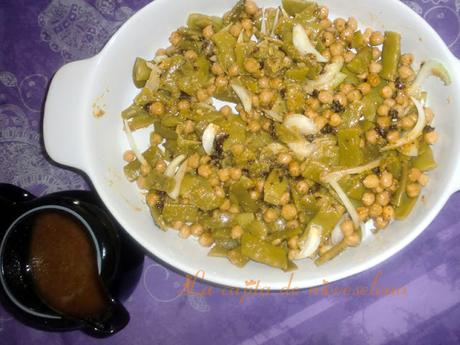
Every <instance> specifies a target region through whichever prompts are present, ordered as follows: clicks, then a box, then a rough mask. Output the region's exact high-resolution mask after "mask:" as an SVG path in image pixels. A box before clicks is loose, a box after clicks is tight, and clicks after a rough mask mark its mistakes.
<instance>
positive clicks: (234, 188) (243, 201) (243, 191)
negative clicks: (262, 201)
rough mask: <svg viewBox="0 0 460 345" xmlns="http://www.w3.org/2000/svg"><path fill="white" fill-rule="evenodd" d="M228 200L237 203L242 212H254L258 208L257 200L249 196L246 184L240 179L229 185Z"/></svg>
mask: <svg viewBox="0 0 460 345" xmlns="http://www.w3.org/2000/svg"><path fill="white" fill-rule="evenodd" d="M230 200H231V201H232V202H233V203H234V204H236V205H239V206H240V207H241V208H242V210H243V211H244V212H255V211H257V209H258V208H259V205H258V204H257V201H255V200H254V199H252V198H251V196H250V195H249V191H248V188H247V186H246V185H245V183H244V182H243V181H241V180H240V181H238V182H236V183H234V184H233V185H231V186H230Z"/></svg>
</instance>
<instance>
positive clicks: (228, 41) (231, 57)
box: [212, 31, 236, 71]
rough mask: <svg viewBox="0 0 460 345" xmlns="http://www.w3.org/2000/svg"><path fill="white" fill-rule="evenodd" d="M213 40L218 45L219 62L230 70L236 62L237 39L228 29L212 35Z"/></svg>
mask: <svg viewBox="0 0 460 345" xmlns="http://www.w3.org/2000/svg"><path fill="white" fill-rule="evenodd" d="M212 41H213V42H214V43H215V45H216V47H217V60H218V61H219V64H220V65H221V66H222V67H223V68H224V69H226V70H227V71H228V69H229V68H230V67H231V66H232V65H233V64H234V63H235V62H236V57H235V51H234V48H235V45H236V39H235V37H233V36H232V35H231V34H230V33H228V32H227V31H220V32H218V33H216V34H215V35H214V36H212Z"/></svg>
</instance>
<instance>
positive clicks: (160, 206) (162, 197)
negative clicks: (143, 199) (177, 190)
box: [155, 191, 166, 211]
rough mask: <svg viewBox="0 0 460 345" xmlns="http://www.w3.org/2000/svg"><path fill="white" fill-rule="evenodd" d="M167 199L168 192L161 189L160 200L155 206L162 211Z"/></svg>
mask: <svg viewBox="0 0 460 345" xmlns="http://www.w3.org/2000/svg"><path fill="white" fill-rule="evenodd" d="M165 200H166V193H165V192H162V191H159V192H158V201H157V203H156V204H155V207H156V208H157V209H158V210H160V211H162V210H163V207H164V205H165Z"/></svg>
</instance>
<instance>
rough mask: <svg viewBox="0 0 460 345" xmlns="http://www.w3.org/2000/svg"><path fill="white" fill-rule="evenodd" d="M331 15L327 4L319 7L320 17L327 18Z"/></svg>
mask: <svg viewBox="0 0 460 345" xmlns="http://www.w3.org/2000/svg"><path fill="white" fill-rule="evenodd" d="M328 16H329V9H328V8H327V7H326V6H320V7H319V9H318V18H319V19H327V17H328Z"/></svg>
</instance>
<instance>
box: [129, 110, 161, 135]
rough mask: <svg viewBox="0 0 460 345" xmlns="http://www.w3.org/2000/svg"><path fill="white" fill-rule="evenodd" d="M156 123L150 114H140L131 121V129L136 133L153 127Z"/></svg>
mask: <svg viewBox="0 0 460 345" xmlns="http://www.w3.org/2000/svg"><path fill="white" fill-rule="evenodd" d="M154 122H155V118H154V117H153V116H152V115H150V114H149V113H147V112H144V113H140V114H138V115H137V116H134V117H133V118H131V120H130V121H129V128H130V129H131V130H132V131H135V130H138V129H141V128H145V127H148V126H151V125H153V123H154Z"/></svg>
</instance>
